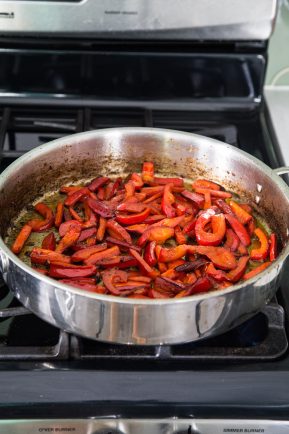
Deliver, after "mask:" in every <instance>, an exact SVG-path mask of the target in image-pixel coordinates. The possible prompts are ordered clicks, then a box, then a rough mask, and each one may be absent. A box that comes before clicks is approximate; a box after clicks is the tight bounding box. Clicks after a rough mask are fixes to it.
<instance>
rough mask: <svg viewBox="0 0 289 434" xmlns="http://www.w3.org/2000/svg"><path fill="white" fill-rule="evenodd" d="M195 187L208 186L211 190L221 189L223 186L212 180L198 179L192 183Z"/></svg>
mask: <svg viewBox="0 0 289 434" xmlns="http://www.w3.org/2000/svg"><path fill="white" fill-rule="evenodd" d="M192 187H193V189H195V188H208V189H209V190H220V189H221V187H220V186H219V185H218V184H216V183H215V182H212V181H207V180H206V179H197V180H196V181H194V182H193V184H192Z"/></svg>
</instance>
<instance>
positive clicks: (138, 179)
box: [130, 172, 144, 189]
mask: <svg viewBox="0 0 289 434" xmlns="http://www.w3.org/2000/svg"><path fill="white" fill-rule="evenodd" d="M130 179H131V180H132V182H133V183H134V185H135V188H137V189H139V188H141V187H142V186H143V184H144V183H143V180H142V177H141V176H140V175H139V174H138V173H135V172H134V173H132V174H131V177H130Z"/></svg>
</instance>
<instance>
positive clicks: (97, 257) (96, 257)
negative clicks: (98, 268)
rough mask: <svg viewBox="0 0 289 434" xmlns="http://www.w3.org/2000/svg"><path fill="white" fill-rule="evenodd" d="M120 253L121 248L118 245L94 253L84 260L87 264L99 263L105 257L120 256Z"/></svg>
mask: <svg viewBox="0 0 289 434" xmlns="http://www.w3.org/2000/svg"><path fill="white" fill-rule="evenodd" d="M119 254H120V250H119V247H118V246H113V247H111V248H110V249H106V250H102V251H101V252H97V253H94V254H93V255H91V256H89V257H88V258H87V259H85V260H84V263H85V264H86V265H92V264H97V262H98V261H101V260H102V259H104V258H111V257H112V256H118V255H119Z"/></svg>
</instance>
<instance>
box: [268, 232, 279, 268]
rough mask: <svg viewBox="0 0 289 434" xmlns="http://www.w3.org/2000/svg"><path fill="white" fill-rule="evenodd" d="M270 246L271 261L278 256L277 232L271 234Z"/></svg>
mask: <svg viewBox="0 0 289 434" xmlns="http://www.w3.org/2000/svg"><path fill="white" fill-rule="evenodd" d="M269 243H270V248H269V257H270V261H271V262H272V261H274V260H275V259H276V258H277V236H276V234H271V235H270V239H269Z"/></svg>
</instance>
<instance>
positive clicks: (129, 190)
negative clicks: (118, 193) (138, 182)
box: [124, 181, 135, 200]
mask: <svg viewBox="0 0 289 434" xmlns="http://www.w3.org/2000/svg"><path fill="white" fill-rule="evenodd" d="M124 188H125V200H129V199H130V198H132V197H133V196H134V193H135V184H134V182H133V181H128V182H127V183H126V184H124Z"/></svg>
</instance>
